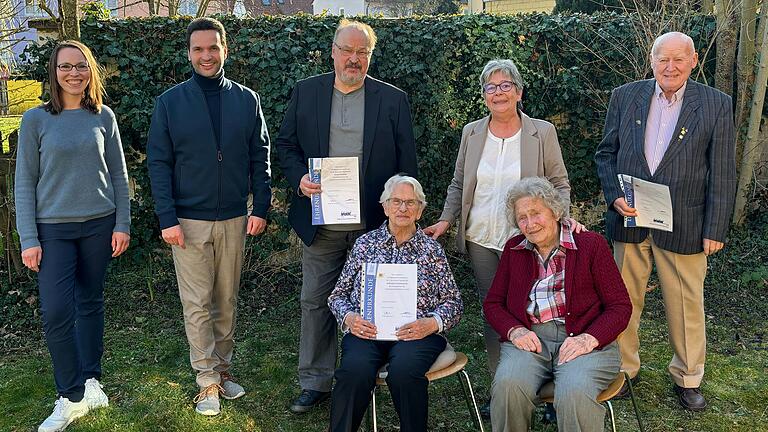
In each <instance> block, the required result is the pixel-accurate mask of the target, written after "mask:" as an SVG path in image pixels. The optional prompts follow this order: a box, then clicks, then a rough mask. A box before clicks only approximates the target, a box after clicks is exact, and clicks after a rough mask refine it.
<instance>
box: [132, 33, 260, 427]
mask: <svg viewBox="0 0 768 432" xmlns="http://www.w3.org/2000/svg"><path fill="white" fill-rule="evenodd" d="M187 46H188V48H189V52H188V57H189V60H190V62H191V63H192V67H193V69H194V71H193V73H192V77H191V78H190V79H188V80H187V81H184V82H183V83H181V84H178V85H176V86H174V87H173V88H171V89H169V90H167V91H166V92H165V93H163V94H162V95H160V97H158V98H157V103H156V105H155V112H154V114H153V115H152V125H151V126H150V130H149V141H148V143H147V159H148V166H149V176H150V180H151V182H152V196H153V197H154V200H155V212H156V213H157V217H158V219H159V221H160V228H161V229H162V234H163V240H164V241H165V242H166V243H168V244H170V245H171V248H172V250H173V262H174V265H175V267H176V278H177V281H178V285H179V296H180V298H181V303H182V306H183V309H184V328H185V330H186V333H187V340H188V342H189V358H190V362H191V364H192V368H193V369H194V370H195V371H196V372H197V380H196V381H197V385H198V386H200V392H199V394H198V395H197V397H195V399H194V401H195V403H196V404H197V405H196V411H197V412H198V413H200V414H203V415H217V414H219V412H220V404H219V395H221V396H223V397H224V398H226V399H235V398H238V397H240V396H242V395H244V394H245V390H244V389H243V388H242V387H241V386H240V385H239V384H237V383H235V381H234V379H233V378H232V375H231V374H230V373H229V369H230V366H231V361H232V351H233V334H234V330H235V307H236V305H237V292H238V288H239V285H240V270H241V267H242V261H243V248H244V245H245V234H246V232H247V233H248V234H250V235H254V236H255V235H258V234H260V233H262V232H263V231H264V228H265V227H266V225H267V221H266V216H267V210H268V209H269V204H270V200H271V190H270V166H269V136H268V134H267V126H266V123H265V121H264V116H263V115H262V112H261V105H260V102H259V96H258V95H257V94H256V93H255V92H254V91H253V90H251V89H249V88H247V87H244V86H242V85H240V84H238V83H235V82H232V81H230V80H228V79H226V78H225V77H224V69H223V64H224V61H225V60H226V58H227V38H226V32H225V30H224V27H223V26H222V25H221V23H220V22H219V21H217V20H215V19H211V18H198V19H195V20H194V21H192V22H191V23H190V24H189V27H187ZM249 193H252V194H253V209H252V210H251V211H250V214H249V213H248V208H247V206H248V194H249Z"/></svg>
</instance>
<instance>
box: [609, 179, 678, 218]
mask: <svg viewBox="0 0 768 432" xmlns="http://www.w3.org/2000/svg"><path fill="white" fill-rule="evenodd" d="M619 184H620V185H621V188H622V190H623V191H624V200H625V201H626V202H627V204H628V205H629V206H630V207H634V208H635V209H637V216H625V217H624V226H625V227H628V228H632V227H645V228H654V229H657V230H662V231H670V232H671V231H672V198H671V196H670V194H669V186H667V185H664V184H659V183H652V182H649V181H646V180H643V179H639V178H637V177H632V176H630V175H626V174H619Z"/></svg>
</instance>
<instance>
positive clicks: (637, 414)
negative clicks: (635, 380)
mask: <svg viewBox="0 0 768 432" xmlns="http://www.w3.org/2000/svg"><path fill="white" fill-rule="evenodd" d="M624 379H625V380H627V386H628V387H629V397H630V398H632V406H633V407H634V408H635V417H636V418H637V426H638V427H639V428H640V432H645V430H644V429H643V422H642V421H641V420H640V410H639V409H638V408H637V401H636V400H635V390H634V389H633V388H632V380H630V379H629V374H628V373H627V372H626V371H624Z"/></svg>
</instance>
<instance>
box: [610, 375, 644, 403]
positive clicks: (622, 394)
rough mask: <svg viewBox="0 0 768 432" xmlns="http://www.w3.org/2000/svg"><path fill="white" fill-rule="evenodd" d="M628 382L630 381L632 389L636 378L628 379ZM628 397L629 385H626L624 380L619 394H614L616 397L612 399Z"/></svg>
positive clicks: (635, 383)
mask: <svg viewBox="0 0 768 432" xmlns="http://www.w3.org/2000/svg"><path fill="white" fill-rule="evenodd" d="M629 380H630V381H632V388H633V389H634V388H635V386H636V385H637V381H638V379H637V377H634V378H630V379H629ZM628 397H629V383H627V381H626V380H624V384H622V386H621V389H619V392H618V393H616V396H614V397H613V399H626V398H628Z"/></svg>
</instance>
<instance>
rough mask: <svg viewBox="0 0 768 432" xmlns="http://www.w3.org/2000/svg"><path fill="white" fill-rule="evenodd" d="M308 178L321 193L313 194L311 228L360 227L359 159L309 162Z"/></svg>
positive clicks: (335, 158) (327, 159) (330, 159)
mask: <svg viewBox="0 0 768 432" xmlns="http://www.w3.org/2000/svg"><path fill="white" fill-rule="evenodd" d="M309 178H310V180H312V181H313V182H314V183H320V185H321V187H322V192H320V193H319V194H312V197H311V200H312V225H332V224H354V223H360V168H359V164H358V161H357V158H356V157H334V158H310V159H309Z"/></svg>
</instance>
